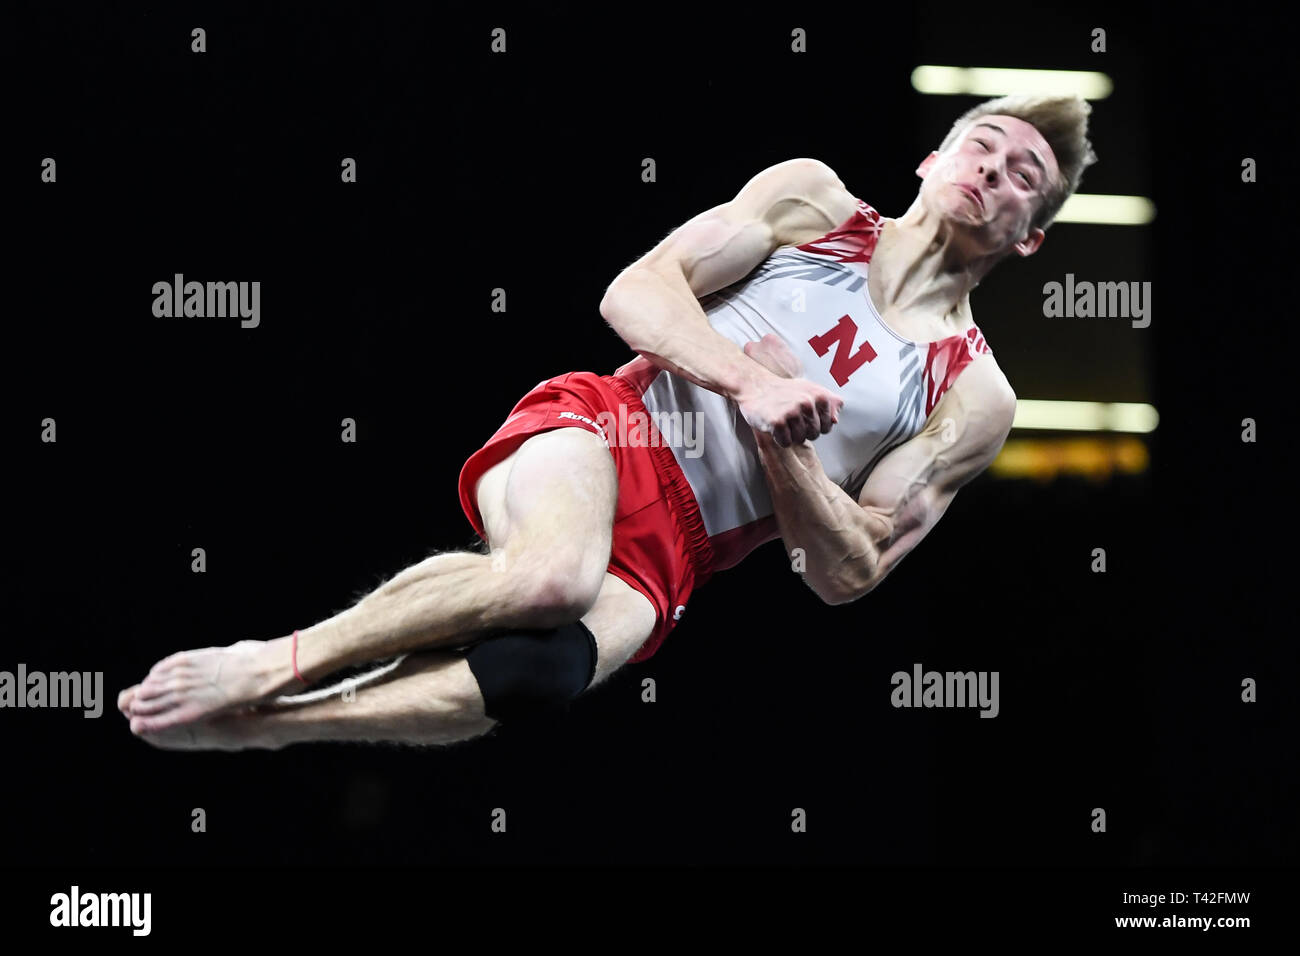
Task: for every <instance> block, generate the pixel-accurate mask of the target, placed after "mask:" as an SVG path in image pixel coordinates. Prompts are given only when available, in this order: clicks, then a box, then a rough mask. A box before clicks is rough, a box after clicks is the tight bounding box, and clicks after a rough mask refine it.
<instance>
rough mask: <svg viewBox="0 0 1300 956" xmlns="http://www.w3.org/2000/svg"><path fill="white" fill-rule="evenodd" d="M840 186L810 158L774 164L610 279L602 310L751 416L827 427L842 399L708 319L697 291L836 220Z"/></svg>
mask: <svg viewBox="0 0 1300 956" xmlns="http://www.w3.org/2000/svg"><path fill="white" fill-rule="evenodd" d="M843 188H844V185H843V183H841V182H840V181H839V179H838V177H836V175H835V173H834V172H833V171H832V170H831V169H830V168H829V167H828V166H826V165H825V164H824V163H822V162H819V161H818V160H814V159H792V160H788V161H786V162H784V163H778V164H777V165H775V166H771V167H769V168H767V169H765V170H763V171H762V172H760V173H759V174H758V175H756V176H755V177H754V178H753V179H751V180H750V181H749V182H748V183H746V184H745V186H744V188H743V189H741V191H740V192H739V194H737V196H736V198H735V199H733V200H731V201H730V202H727V203H723V204H722V205H720V206H716V207H714V208H713V209H710V210H708V211H707V212H703V213H701V214H700V215H698V216H696V217H695V218H694V219H691V220H689V221H688V222H686V223H685V224H683V225H682V226H679V227H678V228H677V229H675V230H674V231H673V232H672V233H670V234H669V235H668V236H667V238H665V239H664V240H663V241H662V242H660V243H659V245H657V246H655V248H654V249H652V250H650V252H648V253H647V254H646V255H645V256H643V257H642V258H640V259H638V260H637V261H636V262H634V263H632V264H631V265H630V266H628V267H627V268H626V269H624V270H623V271H622V272H621V273H619V275H618V277H617V278H616V279H615V280H614V281H613V282H612V283H610V285H609V287H608V289H606V291H605V297H604V299H602V300H601V303H600V314H601V315H602V316H603V317H604V319H605V321H607V322H608V323H609V324H610V326H611V327H612V328H613V329H614V331H615V332H617V333H618V334H619V336H620V337H621V338H622V339H623V341H625V342H626V343H627V344H628V345H630V346H631V347H632V348H633V349H634V350H635V351H636V352H638V353H639V354H641V355H643V356H644V357H645V358H646V359H648V360H649V361H651V362H653V363H654V364H655V365H656V366H658V367H659V368H663V369H667V370H668V371H670V372H672V373H674V374H676V375H680V376H681V377H683V378H686V379H689V380H690V381H692V382H694V383H695V384H697V385H699V386H701V387H703V388H707V389H709V390H710V391H712V392H717V393H718V394H719V395H722V396H725V397H726V398H729V399H731V400H732V401H734V402H735V403H736V405H737V406H738V407H739V409H740V411H741V414H742V415H743V416H744V417H745V420H746V421H747V422H749V424H750V425H751V426H752V427H753V428H756V429H758V430H759V431H763V432H771V433H774V436H775V437H776V439H777V442H778V444H781V445H783V446H784V445H785V444H786V440H785V439H786V437H787V434H788V436H789V441H790V442H792V443H798V442H801V441H803V440H804V439H813V438H816V437H817V436H818V435H824V434H826V433H827V432H829V431H830V430H831V425H832V424H833V422H834V421H835V420H836V419H837V418H838V415H839V409H840V406H841V405H843V399H842V398H840V397H839V396H838V395H836V394H835V393H834V392H831V391H829V390H827V389H825V388H823V387H822V386H820V385H818V384H816V383H815V382H810V381H808V380H806V379H800V378H793V379H792V378H782V377H780V376H777V375H774V374H772V373H771V372H770V371H768V370H767V369H766V368H764V367H763V366H762V365H760V364H759V363H758V362H755V361H754V360H753V359H751V358H749V357H748V356H746V355H745V354H744V352H742V351H741V349H740V347H739V346H737V345H736V344H735V343H733V342H731V341H730V340H728V339H727V338H725V337H724V336H722V335H719V334H718V333H717V332H715V331H714V330H713V328H712V327H711V326H710V325H709V320H708V317H707V316H706V315H705V314H704V310H703V309H702V308H701V307H700V304H699V301H698V299H699V297H700V296H704V295H708V294H709V293H711V292H716V291H717V290H718V289H721V288H724V287H725V286H728V285H730V284H732V283H733V282H736V281H737V280H739V279H743V278H744V277H745V276H747V275H748V274H749V273H750V272H752V271H753V269H754V268H755V267H756V266H757V265H758V264H759V263H761V262H762V261H763V260H764V259H766V258H767V257H768V256H769V255H771V254H772V252H773V251H774V250H775V249H777V248H778V247H780V246H782V245H785V244H786V243H787V242H788V238H787V237H790V236H794V235H799V234H802V235H807V234H809V232H810V231H811V232H812V233H813V234H817V233H821V232H824V231H825V230H827V229H830V228H833V227H834V226H835V224H836V223H835V221H834V220H833V218H832V216H831V215H829V214H828V213H827V212H826V205H827V204H826V203H825V201H824V200H825V198H826V197H827V196H828V195H829V193H830V191H831V190H835V189H839V190H842V189H843Z"/></svg>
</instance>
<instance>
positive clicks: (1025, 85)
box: [912, 65, 1115, 100]
mask: <svg viewBox="0 0 1300 956" xmlns="http://www.w3.org/2000/svg"><path fill="white" fill-rule="evenodd" d="M912 88H913V89H915V90H916V91H917V92H918V93H933V94H939V95H947V96H953V95H961V94H965V95H968V96H1004V95H1006V94H1008V93H1041V94H1042V95H1044V96H1069V95H1071V94H1078V95H1079V96H1082V97H1083V98H1084V99H1085V100H1104V99H1105V98H1106V97H1108V96H1110V93H1111V90H1113V89H1114V88H1115V84H1114V83H1112V82H1111V79H1110V77H1109V76H1107V75H1106V74H1105V73H1094V72H1091V71H1088V70H1012V69H1001V68H997V67H982V66H969V67H968V66H932V65H925V66H918V67H917V68H916V69H914V70H913V71H912Z"/></svg>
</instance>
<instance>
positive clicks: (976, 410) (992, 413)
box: [935, 352, 1016, 445]
mask: <svg viewBox="0 0 1300 956" xmlns="http://www.w3.org/2000/svg"><path fill="white" fill-rule="evenodd" d="M946 406H948V407H946ZM951 406H957V407H958V408H959V409H960V411H961V415H962V417H963V418H964V419H966V420H968V421H970V422H971V423H972V424H974V423H979V427H977V428H974V429H972V434H973V435H977V436H979V437H981V438H985V439H989V440H996V441H997V443H998V444H999V445H1001V443H1002V440H1003V439H1004V438H1005V437H1006V433H1007V432H1009V431H1010V430H1011V423H1012V422H1013V421H1014V420H1015V417H1016V393H1015V390H1014V389H1013V388H1012V387H1011V382H1010V381H1008V379H1007V376H1006V374H1005V373H1004V372H1003V371H1002V367H1001V366H999V365H998V363H997V359H995V358H994V357H993V353H992V352H984V353H981V354H979V355H976V356H975V358H974V360H973V361H971V363H970V364H969V365H967V366H966V367H965V368H964V369H962V370H961V374H960V375H958V376H957V380H956V381H954V382H953V383H952V387H951V388H949V389H948V391H947V392H946V393H945V394H944V396H943V398H942V399H941V400H940V402H939V404H938V405H937V406H936V407H935V413H936V414H938V415H939V416H940V417H943V415H944V414H945V413H949V414H950V413H951V412H952V411H953V409H952V408H951Z"/></svg>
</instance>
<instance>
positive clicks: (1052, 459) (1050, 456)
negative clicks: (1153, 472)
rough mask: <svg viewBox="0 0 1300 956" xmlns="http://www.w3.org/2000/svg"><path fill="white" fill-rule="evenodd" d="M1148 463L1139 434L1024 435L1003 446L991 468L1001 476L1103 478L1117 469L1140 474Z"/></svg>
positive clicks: (1095, 479) (995, 474)
mask: <svg viewBox="0 0 1300 956" xmlns="http://www.w3.org/2000/svg"><path fill="white" fill-rule="evenodd" d="M1149 463H1150V454H1149V453H1148V452H1147V448H1146V445H1145V444H1143V442H1142V440H1141V439H1140V438H1130V437H1127V436H1122V437H1121V436H1116V437H1101V438H1046V439H1045V438H1021V439H1014V440H1012V441H1008V442H1007V443H1006V444H1005V445H1003V446H1002V451H1001V452H1000V453H999V454H998V457H997V458H995V459H994V460H993V464H992V465H990V466H989V472H990V473H991V474H992V475H994V476H996V477H998V478H1034V479H1037V480H1039V481H1050V480H1051V479H1052V478H1056V477H1057V476H1059V475H1081V476H1083V477H1085V478H1090V479H1092V480H1094V481H1102V480H1105V479H1107V478H1109V477H1111V476H1112V475H1114V474H1116V473H1119V474H1129V475H1134V474H1140V473H1141V472H1143V471H1145V470H1146V468H1147V465H1148V464H1149Z"/></svg>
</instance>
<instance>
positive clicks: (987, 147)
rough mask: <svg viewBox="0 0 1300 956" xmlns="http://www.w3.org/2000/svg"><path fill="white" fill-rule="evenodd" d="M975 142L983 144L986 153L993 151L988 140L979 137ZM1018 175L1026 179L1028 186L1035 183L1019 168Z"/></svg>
mask: <svg viewBox="0 0 1300 956" xmlns="http://www.w3.org/2000/svg"><path fill="white" fill-rule="evenodd" d="M975 142H977V143H979V144H980V145H981V146H983V147H984V152H986V153H987V152H991V150H990V149H989V144H988V143H986V142H984V140H982V139H977V140H975ZM1016 175H1017V176H1019V177H1020V178H1021V179H1023V180H1024V181H1025V185H1026V186H1033V185H1034V181H1033V180H1032V179H1030V178H1029V177H1028V176H1026V175H1025V174H1024V173H1022V172H1020V171H1019V170H1017V171H1016Z"/></svg>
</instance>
